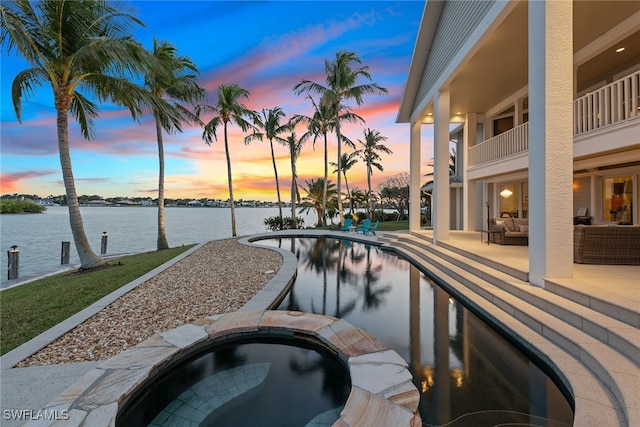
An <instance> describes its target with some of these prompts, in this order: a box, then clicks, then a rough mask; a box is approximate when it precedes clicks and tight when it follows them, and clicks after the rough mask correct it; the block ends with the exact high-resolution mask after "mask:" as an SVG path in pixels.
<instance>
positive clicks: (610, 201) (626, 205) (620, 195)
mask: <svg viewBox="0 0 640 427" xmlns="http://www.w3.org/2000/svg"><path fill="white" fill-rule="evenodd" d="M633 217H634V214H633V178H632V177H631V176H616V177H610V178H602V219H603V220H604V221H610V222H616V223H622V224H631V223H632V222H633Z"/></svg>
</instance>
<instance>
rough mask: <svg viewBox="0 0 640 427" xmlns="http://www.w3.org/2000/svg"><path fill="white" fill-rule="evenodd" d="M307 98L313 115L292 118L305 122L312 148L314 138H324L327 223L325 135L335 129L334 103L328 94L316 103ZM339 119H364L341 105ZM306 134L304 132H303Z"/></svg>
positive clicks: (325, 154)
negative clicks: (341, 110)
mask: <svg viewBox="0 0 640 427" xmlns="http://www.w3.org/2000/svg"><path fill="white" fill-rule="evenodd" d="M308 98H309V99H310V100H311V104H312V105H313V109H314V113H313V116H311V117H308V116H304V115H296V116H294V120H295V121H296V123H298V122H302V123H305V124H306V125H307V127H308V129H309V130H308V132H307V134H309V136H313V148H314V149H315V145H316V140H317V139H318V138H319V137H320V136H322V137H323V140H324V184H325V187H324V189H323V193H322V212H325V215H324V216H323V218H322V225H323V226H326V225H327V218H326V212H328V210H327V197H328V196H327V187H326V185H327V183H328V182H329V158H328V155H329V150H328V147H327V135H328V134H329V132H331V131H332V130H334V129H335V121H336V117H335V113H334V104H333V103H331V102H330V100H329V97H328V96H323V97H322V98H321V99H320V103H319V104H317V103H316V102H315V101H314V99H313V98H312V97H311V96H310V95H309V96H308ZM339 119H340V121H343V122H350V123H355V122H362V123H364V119H363V118H362V117H360V116H358V115H357V114H354V113H352V112H351V111H350V109H349V108H348V107H343V112H342V113H341V114H340V116H339ZM305 135H306V134H305ZM343 140H344V141H345V142H346V143H347V144H350V146H352V147H353V148H355V145H354V144H353V143H352V142H351V141H350V140H348V139H346V138H343Z"/></svg>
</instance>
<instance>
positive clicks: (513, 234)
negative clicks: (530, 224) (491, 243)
mask: <svg viewBox="0 0 640 427" xmlns="http://www.w3.org/2000/svg"><path fill="white" fill-rule="evenodd" d="M504 235H505V236H506V237H527V236H529V233H528V232H526V231H506V232H505V233H504Z"/></svg>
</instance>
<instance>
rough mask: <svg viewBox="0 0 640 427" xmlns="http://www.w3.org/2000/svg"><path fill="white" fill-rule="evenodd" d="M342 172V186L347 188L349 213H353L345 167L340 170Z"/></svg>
mask: <svg viewBox="0 0 640 427" xmlns="http://www.w3.org/2000/svg"><path fill="white" fill-rule="evenodd" d="M342 173H343V174H344V186H345V187H346V189H347V197H348V198H349V213H350V214H351V215H353V197H352V194H351V191H350V190H349V181H347V171H346V169H345V170H343V171H342Z"/></svg>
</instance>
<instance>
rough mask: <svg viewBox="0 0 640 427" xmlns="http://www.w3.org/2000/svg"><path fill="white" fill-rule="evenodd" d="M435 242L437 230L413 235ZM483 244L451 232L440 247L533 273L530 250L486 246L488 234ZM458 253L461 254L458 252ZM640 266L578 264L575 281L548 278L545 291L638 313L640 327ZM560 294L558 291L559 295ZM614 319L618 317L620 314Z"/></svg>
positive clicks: (473, 233) (471, 236)
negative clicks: (562, 292) (562, 291)
mask: <svg viewBox="0 0 640 427" xmlns="http://www.w3.org/2000/svg"><path fill="white" fill-rule="evenodd" d="M412 234H413V235H416V236H420V237H422V238H425V239H427V240H429V241H432V238H433V230H420V231H418V232H413V233H412ZM482 237H483V240H482V241H481V235H480V232H477V231H461V230H451V231H450V233H449V238H448V239H447V240H439V241H438V243H437V244H438V245H441V246H445V247H447V246H450V247H452V248H455V249H457V250H458V251H461V252H462V253H463V254H466V256H469V257H472V258H474V259H476V260H480V261H482V260H486V261H489V262H492V263H496V264H501V265H503V266H505V267H508V268H510V269H513V270H516V271H519V272H520V273H522V274H526V275H528V274H529V247H528V246H503V245H497V244H493V243H490V244H487V243H486V237H487V236H486V233H484V234H483V236H482ZM458 251H457V252H458ZM639 277H640V266H634V265H590V264H574V265H573V278H553V279H545V288H548V287H550V286H553V285H556V286H560V287H562V288H564V289H566V292H573V293H575V294H576V295H575V297H580V296H582V298H589V299H592V300H594V301H601V302H602V303H604V305H610V306H611V307H610V309H611V310H615V309H616V307H619V308H620V309H623V310H624V311H627V312H631V313H635V318H636V322H637V323H635V327H640V280H639V279H638V278H639ZM556 293H557V292H556ZM612 314H614V316H613V317H616V316H615V314H616V313H612Z"/></svg>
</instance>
